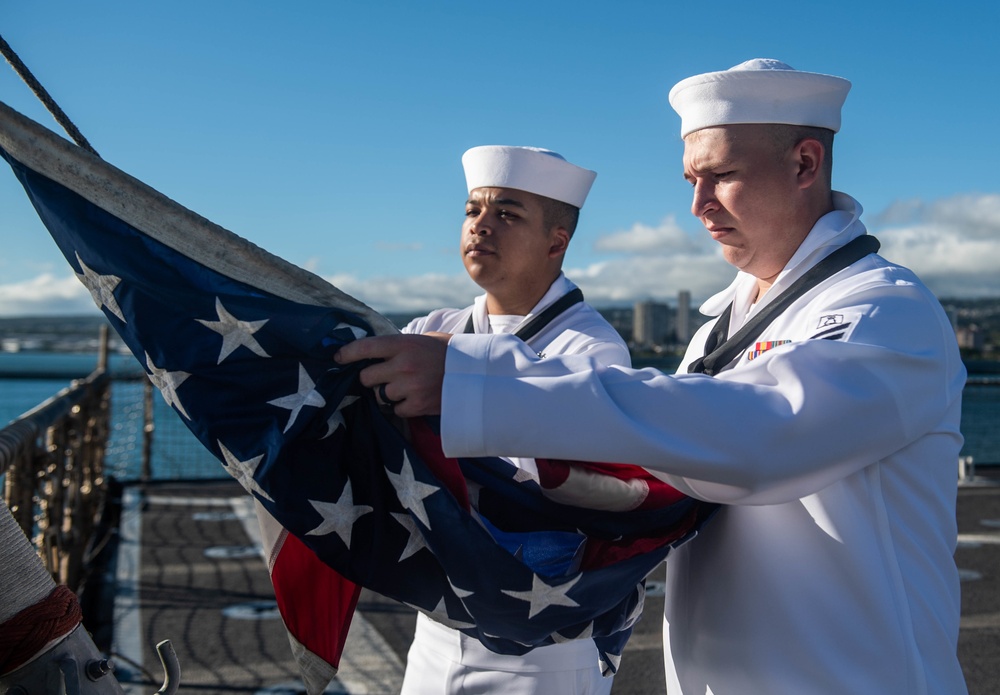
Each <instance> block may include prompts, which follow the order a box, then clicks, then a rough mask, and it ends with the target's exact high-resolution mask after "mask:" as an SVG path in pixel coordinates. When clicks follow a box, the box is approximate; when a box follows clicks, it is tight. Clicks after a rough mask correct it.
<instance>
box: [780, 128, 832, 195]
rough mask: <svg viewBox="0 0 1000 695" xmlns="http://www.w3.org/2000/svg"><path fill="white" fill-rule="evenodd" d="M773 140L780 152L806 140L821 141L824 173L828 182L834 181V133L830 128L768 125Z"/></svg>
mask: <svg viewBox="0 0 1000 695" xmlns="http://www.w3.org/2000/svg"><path fill="white" fill-rule="evenodd" d="M768 132H769V133H770V136H771V140H772V142H773V143H774V145H775V147H776V148H777V150H778V151H779V152H785V151H787V150H789V149H791V148H792V147H794V146H795V145H797V144H799V143H800V142H802V141H803V140H805V139H806V138H812V139H814V140H819V143H820V144H821V145H823V149H824V151H825V152H826V156H825V157H823V173H824V174H826V180H827V181H828V182H831V181H832V180H833V131H832V130H830V129H829V128H819V127H816V126H808V125H786V124H783V123H771V124H768Z"/></svg>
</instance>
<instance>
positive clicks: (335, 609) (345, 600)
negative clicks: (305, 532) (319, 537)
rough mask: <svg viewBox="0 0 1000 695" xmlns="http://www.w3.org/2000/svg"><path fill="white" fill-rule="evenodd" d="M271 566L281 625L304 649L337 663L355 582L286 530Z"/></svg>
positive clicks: (348, 623) (356, 593) (355, 597)
mask: <svg viewBox="0 0 1000 695" xmlns="http://www.w3.org/2000/svg"><path fill="white" fill-rule="evenodd" d="M283 535H284V542H283V543H282V545H281V549H280V550H279V551H278V556H277V557H276V558H275V561H274V566H273V567H272V568H271V583H272V584H273V585H274V595H275V598H276V599H277V601H278V610H279V611H281V617H282V619H283V620H284V622H285V627H286V629H287V630H288V631H289V632H290V633H291V634H292V636H293V637H294V638H295V639H296V640H298V642H299V643H300V644H301V645H302V646H303V647H305V648H306V649H308V650H309V651H310V652H312V653H313V654H315V655H316V656H318V657H319V658H321V659H323V661H325V662H327V663H328V664H330V665H331V666H333V667H334V668H339V667H340V656H341V654H343V653H344V643H345V642H346V641H347V631H348V629H349V628H350V627H351V619H352V618H353V617H354V609H355V608H356V607H357V605H358V597H359V596H360V595H361V587H360V586H358V585H357V584H355V583H353V582H351V581H348V580H347V579H345V578H344V577H342V576H341V575H339V574H338V573H337V572H335V571H334V570H333V569H331V568H330V567H329V566H327V565H325V564H323V563H322V562H320V560H319V558H317V557H316V554H315V553H314V552H313V551H312V550H310V549H309V548H308V547H306V546H305V545H304V544H303V543H302V541H300V540H299V539H298V538H296V537H295V536H293V535H291V534H290V533H289V534H283Z"/></svg>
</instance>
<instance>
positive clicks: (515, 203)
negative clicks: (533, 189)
mask: <svg viewBox="0 0 1000 695" xmlns="http://www.w3.org/2000/svg"><path fill="white" fill-rule="evenodd" d="M485 202H486V203H487V204H489V205H502V206H504V207H517V208H521V209H522V210H526V209H527V208H525V206H524V203H522V202H521V201H520V200H516V199H514V198H496V199H494V200H487V201H485ZM465 204H466V205H481V204H483V201H482V200H480V199H478V198H476V199H473V198H469V199H468V200H466V201H465Z"/></svg>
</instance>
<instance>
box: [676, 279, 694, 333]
mask: <svg viewBox="0 0 1000 695" xmlns="http://www.w3.org/2000/svg"><path fill="white" fill-rule="evenodd" d="M674 326H675V328H674V336H675V338H676V339H677V343H678V344H680V345H687V344H688V341H690V340H691V293H690V292H689V291H688V290H681V291H680V292H678V293H677V321H676V322H675V324H674Z"/></svg>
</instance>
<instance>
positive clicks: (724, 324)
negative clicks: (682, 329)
mask: <svg viewBox="0 0 1000 695" xmlns="http://www.w3.org/2000/svg"><path fill="white" fill-rule="evenodd" d="M879 246H880V244H879V241H878V239H876V238H875V237H873V236H871V235H870V234H863V235H861V236H859V237H855V238H854V239H852V240H851V241H849V242H848V243H846V244H844V245H843V246H841V247H840V248H839V249H837V250H836V251H834V252H833V253H831V254H830V255H829V256H827V257H826V258H824V259H823V260H822V261H820V262H819V263H817V264H816V265H814V266H813V267H812V268H810V269H809V270H808V271H807V272H806V274H805V275H803V276H802V277H800V278H799V279H798V280H796V281H795V282H793V283H792V284H791V285H790V286H789V287H788V289H786V290H785V291H784V292H782V293H781V294H779V295H778V297H777V298H776V299H775V300H774V301H773V302H770V303H769V304H768V305H767V306H765V307H764V308H763V309H761V311H760V313H759V314H757V315H756V316H754V317H753V318H752V319H750V320H749V321H747V323H746V324H745V325H744V326H743V328H741V329H740V330H739V332H737V333H736V335H734V336H733V337H732V338H730V339H729V340H726V334H727V333H729V318H730V316H731V315H732V313H733V305H732V304H731V303H730V305H729V306H727V307H726V310H725V311H724V312H722V315H721V316H720V317H719V318H718V319H717V320H716V322H715V326H714V327H713V328H712V332H711V333H710V334H709V336H708V339H707V340H706V341H705V354H704V356H703V357H699V358H698V359H696V360H695V361H694V362H692V363H691V364H690V365H688V373H689V374H707V375H708V376H715V375H716V374H718V373H719V372H720V371H722V370H723V369H725V367H726V366H727V365H728V364H729V363H730V362H732V361H733V359H734V358H735V357H736V355H738V354H739V353H741V352H743V350H745V349H746V348H747V347H748V346H749V345H750V343H752V342H753V341H754V339H755V338H756V337H757V336H759V335H760V334H761V333H762V332H763V331H764V329H765V328H767V327H768V326H769V325H770V324H771V322H772V321H774V319H776V318H777V317H778V315H779V314H780V313H781V312H783V311H784V310H785V309H787V308H788V307H789V305H790V304H791V303H792V302H794V301H795V300H796V299H798V298H799V297H801V296H802V295H803V294H805V293H806V292H808V291H809V290H811V289H812V288H813V287H815V286H816V285H818V284H819V283H821V282H822V281H823V280H826V279H827V278H828V277H830V276H831V275H833V274H834V273H836V272H838V271H840V270H843V269H844V268H846V267H847V266H849V265H851V264H852V263H854V262H855V261H859V260H861V259H862V258H864V257H865V256H867V255H868V254H871V253H875V252H876V251H878V250H879Z"/></svg>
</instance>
